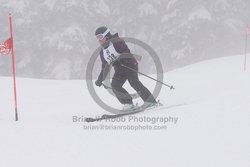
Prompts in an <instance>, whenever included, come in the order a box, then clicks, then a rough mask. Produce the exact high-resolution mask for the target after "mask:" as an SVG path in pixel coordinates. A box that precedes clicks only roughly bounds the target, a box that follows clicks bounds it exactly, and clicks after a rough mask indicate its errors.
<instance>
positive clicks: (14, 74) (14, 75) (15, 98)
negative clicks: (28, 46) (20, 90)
mask: <svg viewBox="0 0 250 167" xmlns="http://www.w3.org/2000/svg"><path fill="white" fill-rule="evenodd" d="M9 22H10V37H11V40H12V49H11V55H12V73H13V83H14V103H15V121H18V112H17V93H16V69H15V56H14V39H13V33H12V16H11V14H9Z"/></svg>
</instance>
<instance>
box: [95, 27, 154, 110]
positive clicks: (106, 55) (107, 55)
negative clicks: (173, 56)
mask: <svg viewBox="0 0 250 167" xmlns="http://www.w3.org/2000/svg"><path fill="white" fill-rule="evenodd" d="M95 36H96V38H97V40H98V42H99V43H100V45H101V46H102V50H101V52H100V58H101V61H102V70H101V72H100V74H99V77H98V79H97V80H96V81H95V84H96V86H99V87H100V86H102V81H104V80H105V78H106V76H107V73H108V72H107V71H106V69H105V67H106V65H107V66H108V67H110V66H111V65H112V66H113V67H114V70H115V73H114V76H113V78H112V82H111V87H112V90H113V92H114V94H115V95H116V97H117V99H118V100H119V101H120V103H122V104H123V105H124V106H123V110H124V111H129V110H133V109H135V105H134V104H133V101H132V97H131V96H130V95H129V93H128V92H127V91H126V90H125V89H124V88H123V87H122V86H123V84H124V83H125V82H126V80H128V82H129V84H130V85H131V87H133V89H135V90H136V91H137V93H138V94H139V95H140V97H141V98H142V99H143V101H144V104H145V105H146V106H148V107H151V106H154V105H156V104H157V102H156V100H155V98H154V97H153V95H152V94H151V93H150V91H149V90H148V89H147V88H146V87H145V86H144V85H143V84H142V83H141V82H140V81H139V78H138V73H137V72H135V71H133V70H131V69H129V68H132V69H134V70H136V71H138V62H137V61H136V59H135V58H134V56H133V55H132V54H131V53H130V50H129V48H128V46H127V45H126V43H125V41H124V40H122V39H121V38H119V36H118V33H116V34H113V35H111V33H110V30H109V28H107V27H105V26H102V27H99V28H97V29H96V31H95ZM111 39H115V41H114V42H112V41H113V40H112V41H111ZM122 55H126V56H124V57H123V56H122Z"/></svg>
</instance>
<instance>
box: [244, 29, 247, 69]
mask: <svg viewBox="0 0 250 167" xmlns="http://www.w3.org/2000/svg"><path fill="white" fill-rule="evenodd" d="M247 43H248V26H247V32H246V41H245V60H244V71H246V69H247Z"/></svg>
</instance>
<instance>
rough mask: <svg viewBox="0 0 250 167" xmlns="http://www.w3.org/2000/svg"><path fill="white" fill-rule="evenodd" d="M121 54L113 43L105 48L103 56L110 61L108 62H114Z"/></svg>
mask: <svg viewBox="0 0 250 167" xmlns="http://www.w3.org/2000/svg"><path fill="white" fill-rule="evenodd" d="M119 56H120V54H119V53H117V51H116V50H115V47H114V45H113V44H111V45H110V46H109V47H107V48H106V49H103V57H104V59H105V60H106V61H107V62H108V64H111V63H113V62H114V61H115V60H116V59H118V58H119Z"/></svg>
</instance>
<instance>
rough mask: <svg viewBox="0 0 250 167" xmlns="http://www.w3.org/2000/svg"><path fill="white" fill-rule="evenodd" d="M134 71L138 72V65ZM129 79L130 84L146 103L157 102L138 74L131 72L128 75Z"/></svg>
mask: <svg viewBox="0 0 250 167" xmlns="http://www.w3.org/2000/svg"><path fill="white" fill-rule="evenodd" d="M134 69H135V70H136V71H138V65H137V66H135V67H134ZM127 78H128V82H129V84H130V85H131V86H132V87H133V88H134V89H135V90H136V91H137V93H138V94H139V95H140V97H141V98H142V99H143V101H144V102H149V103H152V102H153V103H154V102H156V100H155V98H154V96H153V95H152V94H151V92H150V91H149V90H148V89H147V88H146V87H145V86H144V85H143V84H142V83H141V81H140V80H139V78H138V73H136V72H134V71H130V72H128V73H127Z"/></svg>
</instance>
